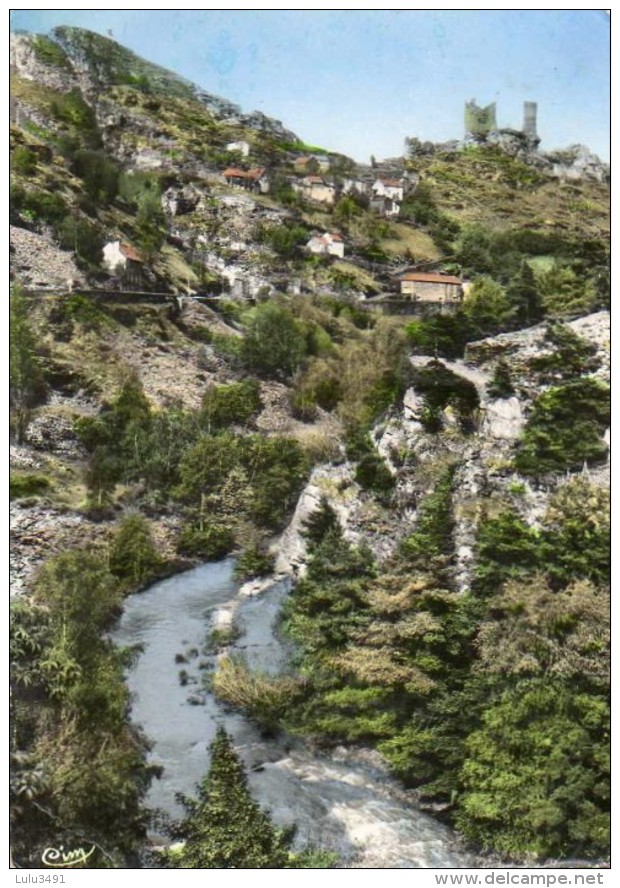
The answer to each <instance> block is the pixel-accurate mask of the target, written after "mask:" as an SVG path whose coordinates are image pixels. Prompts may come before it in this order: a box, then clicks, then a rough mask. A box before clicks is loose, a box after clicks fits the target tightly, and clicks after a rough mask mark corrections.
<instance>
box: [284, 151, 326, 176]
mask: <svg viewBox="0 0 620 888" xmlns="http://www.w3.org/2000/svg"><path fill="white" fill-rule="evenodd" d="M330 166H331V164H330V162H329V158H328V157H326V156H325V155H324V154H309V155H306V156H303V157H296V158H295V160H294V161H293V168H294V170H295V172H296V173H303V172H317V173H326V172H327V171H328V169H329V168H330Z"/></svg>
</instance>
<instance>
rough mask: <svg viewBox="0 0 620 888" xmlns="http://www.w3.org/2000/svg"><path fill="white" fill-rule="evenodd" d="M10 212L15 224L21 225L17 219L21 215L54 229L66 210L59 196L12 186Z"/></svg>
mask: <svg viewBox="0 0 620 888" xmlns="http://www.w3.org/2000/svg"><path fill="white" fill-rule="evenodd" d="M11 212H12V213H13V214H14V219H15V222H16V223H17V224H21V223H20V222H19V219H18V216H19V214H21V215H23V216H25V217H27V218H28V217H29V218H30V219H31V220H32V221H33V222H47V223H48V224H49V225H51V226H52V227H53V228H56V227H57V226H58V224H59V223H60V222H61V221H62V220H63V219H64V218H65V216H66V214H67V212H68V208H67V204H66V203H65V201H64V200H63V198H62V197H61V196H60V195H59V194H56V193H49V192H47V191H41V190H39V189H35V188H31V189H28V190H26V189H25V188H22V187H21V186H20V185H12V186H11Z"/></svg>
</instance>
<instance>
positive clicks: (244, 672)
mask: <svg viewBox="0 0 620 888" xmlns="http://www.w3.org/2000/svg"><path fill="white" fill-rule="evenodd" d="M211 682H212V683H211V687H212V689H213V693H214V694H215V696H216V697H217V698H218V700H222V701H224V702H225V703H228V705H229V706H234V707H235V708H236V709H242V710H243V711H244V712H246V713H248V715H250V716H251V717H252V718H254V719H255V720H256V721H257V722H258V723H259V724H260V725H261V726H262V727H264V728H267V729H269V730H274V729H275V728H277V727H279V726H280V725H281V723H282V720H283V719H284V718H285V717H286V714H287V712H288V710H289V709H290V708H291V706H292V705H294V703H296V702H298V701H299V700H300V699H301V697H302V696H303V694H304V692H305V683H304V681H303V679H300V678H293V677H292V676H273V675H266V674H265V673H261V672H254V671H251V670H250V669H248V667H247V665H246V664H245V661H244V660H243V659H242V658H240V657H224V658H222V659H221V660H220V661H219V663H218V668H217V670H216V672H215V674H214V676H213V678H212V680H211Z"/></svg>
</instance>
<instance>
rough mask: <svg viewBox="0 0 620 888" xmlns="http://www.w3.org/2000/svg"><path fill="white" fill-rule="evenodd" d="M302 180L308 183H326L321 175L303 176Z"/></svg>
mask: <svg viewBox="0 0 620 888" xmlns="http://www.w3.org/2000/svg"><path fill="white" fill-rule="evenodd" d="M304 182H308V183H309V184H310V185H327V182H325V180H324V179H323V177H322V176H304Z"/></svg>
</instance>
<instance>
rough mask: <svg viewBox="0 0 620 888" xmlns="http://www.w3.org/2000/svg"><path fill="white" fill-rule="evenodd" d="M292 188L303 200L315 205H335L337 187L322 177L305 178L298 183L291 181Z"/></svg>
mask: <svg viewBox="0 0 620 888" xmlns="http://www.w3.org/2000/svg"><path fill="white" fill-rule="evenodd" d="M291 186H292V188H293V190H294V191H297V192H298V193H299V194H301V196H302V197H303V198H305V199H306V200H311V201H314V202H315V203H326V204H333V203H334V201H335V200H336V186H335V185H332V183H331V182H327V181H326V180H325V179H324V178H323V177H322V176H304V177H303V179H299V180H298V181H295V180H293V181H291Z"/></svg>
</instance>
